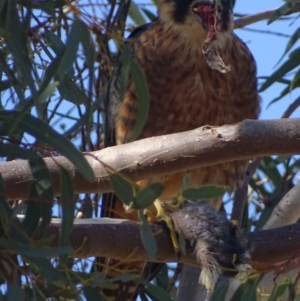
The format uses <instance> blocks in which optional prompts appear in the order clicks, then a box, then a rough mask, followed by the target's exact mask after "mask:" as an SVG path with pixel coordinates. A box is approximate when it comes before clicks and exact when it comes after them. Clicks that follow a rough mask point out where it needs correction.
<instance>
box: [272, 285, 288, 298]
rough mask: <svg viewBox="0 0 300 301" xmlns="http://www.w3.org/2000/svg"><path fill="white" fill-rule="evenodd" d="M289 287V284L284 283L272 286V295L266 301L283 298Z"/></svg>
mask: <svg viewBox="0 0 300 301" xmlns="http://www.w3.org/2000/svg"><path fill="white" fill-rule="evenodd" d="M289 286H290V284H289V283H284V284H280V285H276V286H274V287H273V290H272V293H271V295H270V297H269V298H268V301H277V299H278V298H279V297H281V296H283V294H284V293H285V292H286V290H287V289H288V288H289Z"/></svg>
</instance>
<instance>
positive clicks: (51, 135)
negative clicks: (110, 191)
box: [0, 110, 94, 180]
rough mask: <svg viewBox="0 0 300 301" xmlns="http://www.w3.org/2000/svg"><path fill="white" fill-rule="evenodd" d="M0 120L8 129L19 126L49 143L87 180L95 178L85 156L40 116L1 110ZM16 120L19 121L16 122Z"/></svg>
mask: <svg viewBox="0 0 300 301" xmlns="http://www.w3.org/2000/svg"><path fill="white" fill-rule="evenodd" d="M0 121H3V122H4V124H2V126H3V127H4V128H6V129H13V128H15V127H19V128H20V129H22V130H24V131H25V132H27V133H28V134H30V135H32V136H34V137H35V138H37V139H38V140H39V141H41V142H44V143H46V144H48V145H49V146H51V147H53V149H55V150H57V151H58V152H60V153H61V154H62V155H64V156H66V157H67V158H68V159H69V160H70V161H71V162H72V163H73V164H74V166H75V167H76V168H77V169H78V171H79V172H81V173H82V175H83V176H84V177H85V178H86V179H87V180H92V179H93V178H94V173H93V170H92V168H91V167H90V165H89V164H88V162H87V160H86V159H85V158H84V156H83V155H82V154H81V153H80V152H79V151H78V150H77V149H76V147H75V146H74V145H73V144H72V143H71V142H70V141H69V140H68V139H67V138H65V137H64V136H63V135H61V134H59V133H58V132H56V131H55V130H54V129H53V128H52V127H51V126H49V125H48V124H46V123H44V122H43V121H41V120H39V119H38V118H36V117H34V116H32V115H30V114H24V113H20V112H17V111H10V110H7V111H0ZM16 121H18V122H17V123H16Z"/></svg>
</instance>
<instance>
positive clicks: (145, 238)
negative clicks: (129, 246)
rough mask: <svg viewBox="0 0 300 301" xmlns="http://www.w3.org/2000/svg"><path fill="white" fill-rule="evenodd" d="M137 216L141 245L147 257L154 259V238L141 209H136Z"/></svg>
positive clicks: (155, 246)
mask: <svg viewBox="0 0 300 301" xmlns="http://www.w3.org/2000/svg"><path fill="white" fill-rule="evenodd" d="M138 216H139V219H140V221H141V225H140V234H141V239H142V243H143V246H144V248H145V250H146V252H147V255H148V256H149V258H150V259H153V260H154V259H155V257H156V253H157V244H156V240H155V238H154V235H153V233H152V230H151V227H150V225H149V223H148V221H147V218H146V217H145V216H144V214H143V212H142V210H138Z"/></svg>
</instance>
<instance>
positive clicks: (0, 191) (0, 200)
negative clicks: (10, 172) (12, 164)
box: [0, 173, 13, 221]
mask: <svg viewBox="0 0 300 301" xmlns="http://www.w3.org/2000/svg"><path fill="white" fill-rule="evenodd" d="M12 213H13V211H12V209H11V207H10V206H9V205H8V202H7V201H6V198H5V184H4V181H3V178H2V174H1V173H0V216H1V219H2V221H3V220H4V218H6V219H7V220H8V219H9V218H10V217H11V216H12Z"/></svg>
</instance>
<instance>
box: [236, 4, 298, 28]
mask: <svg viewBox="0 0 300 301" xmlns="http://www.w3.org/2000/svg"><path fill="white" fill-rule="evenodd" d="M278 8H279V7H276V8H274V9H270V10H266V11H263V12H259V13H256V14H253V15H247V16H244V17H241V18H239V19H237V20H235V21H234V28H235V29H236V28H242V27H245V26H247V25H250V24H253V23H256V22H259V21H262V20H268V19H270V17H271V16H272V15H273V13H274V12H275V11H276V10H277V9H278ZM299 11H300V4H299V3H297V4H295V5H294V6H293V7H292V9H291V10H290V11H288V12H287V13H286V14H285V15H286V16H287V15H291V14H293V13H297V12H299Z"/></svg>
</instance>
